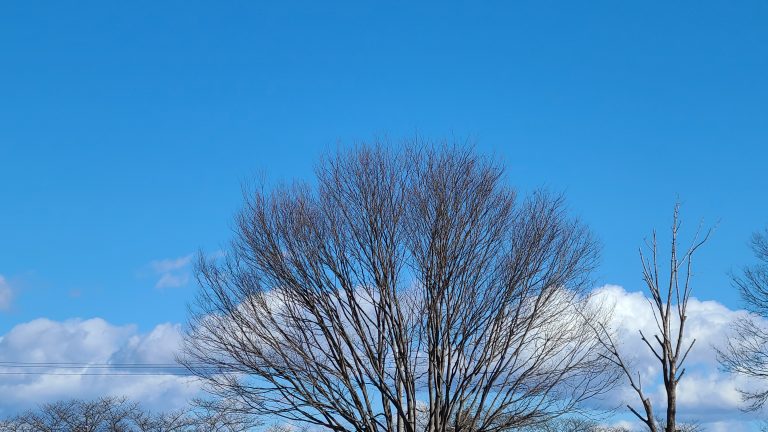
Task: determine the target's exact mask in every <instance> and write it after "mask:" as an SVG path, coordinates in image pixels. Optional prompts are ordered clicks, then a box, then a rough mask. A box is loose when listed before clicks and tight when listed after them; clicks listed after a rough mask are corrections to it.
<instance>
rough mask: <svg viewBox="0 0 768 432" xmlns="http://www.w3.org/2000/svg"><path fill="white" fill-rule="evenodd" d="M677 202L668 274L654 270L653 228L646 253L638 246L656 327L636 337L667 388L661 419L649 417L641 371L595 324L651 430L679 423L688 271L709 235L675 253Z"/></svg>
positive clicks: (669, 429) (672, 428) (687, 345)
mask: <svg viewBox="0 0 768 432" xmlns="http://www.w3.org/2000/svg"><path fill="white" fill-rule="evenodd" d="M679 217H680V205H679V204H676V205H675V209H674V215H673V218H672V239H671V247H670V262H669V275H668V279H667V280H666V281H664V282H662V280H661V275H660V272H659V267H660V263H659V255H658V248H657V242H656V232H655V231H654V233H653V237H652V239H651V241H650V243H649V244H647V246H648V249H649V250H650V253H651V256H650V257H647V255H646V253H644V252H643V249H642V248H641V249H640V261H641V263H642V267H643V280H644V282H645V285H646V287H647V288H648V292H649V294H650V299H649V304H650V307H651V310H652V312H653V317H654V320H655V322H656V329H657V330H658V333H657V334H655V335H653V338H652V339H651V338H648V337H647V335H645V334H644V333H643V332H642V330H641V331H640V339H641V340H642V341H643V342H644V343H645V345H646V346H647V347H648V349H649V350H650V351H651V352H652V353H653V356H654V357H655V358H656V360H658V362H659V363H660V365H661V373H662V376H661V378H662V380H663V383H664V390H665V392H666V396H667V401H666V404H667V406H666V415H665V416H664V419H665V420H663V421H662V422H661V424H660V422H659V421H658V420H657V419H656V418H655V417H654V408H653V404H652V403H651V399H650V398H649V397H648V395H647V394H646V393H645V391H644V389H643V385H642V382H641V378H640V373H639V372H638V371H635V370H633V369H632V367H631V365H630V364H629V363H628V361H627V358H626V356H625V354H624V353H622V352H620V350H619V345H618V344H617V342H616V340H615V336H614V335H612V333H611V331H609V329H607V328H606V327H604V326H603V327H599V328H597V330H598V333H599V334H600V335H601V338H600V340H601V341H602V343H603V345H604V347H605V348H606V349H607V350H608V351H609V352H610V356H609V358H610V359H611V361H613V362H614V364H615V365H616V366H617V367H619V368H620V369H621V370H622V371H623V373H624V375H625V376H626V378H627V380H628V381H629V385H630V386H631V387H632V389H633V390H634V391H635V393H637V396H638V397H639V398H640V402H641V403H642V405H643V409H642V413H641V412H640V411H639V410H637V409H635V408H634V407H632V406H631V405H627V408H629V410H630V411H632V413H633V414H634V415H635V416H637V417H638V418H639V419H640V420H641V421H642V422H643V423H645V425H646V426H647V427H648V429H649V430H650V431H651V432H657V431H659V430H662V431H665V432H678V431H680V430H683V429H681V427H680V425H679V424H678V423H677V420H676V417H677V385H678V383H679V382H680V379H681V378H682V377H683V374H685V368H684V367H683V364H684V363H685V359H686V358H687V357H688V353H690V351H691V348H693V345H694V344H695V343H696V340H695V339H693V340H690V341H687V340H685V339H686V338H685V323H686V319H687V309H688V300H689V299H690V297H691V290H692V285H691V276H692V274H693V273H692V267H691V266H692V262H693V255H694V253H695V252H696V251H697V250H698V249H699V247H701V246H702V245H703V244H704V243H705V242H706V241H707V239H708V238H709V235H710V233H711V230H708V231H707V232H706V234H705V235H704V236H703V238H702V237H700V233H699V231H697V232H696V236H695V237H694V239H693V241H692V242H691V246H690V247H689V248H688V249H687V250H686V251H685V252H684V253H683V254H682V256H681V255H680V254H679V253H678V239H677V236H678V230H679V228H680V218H679Z"/></svg>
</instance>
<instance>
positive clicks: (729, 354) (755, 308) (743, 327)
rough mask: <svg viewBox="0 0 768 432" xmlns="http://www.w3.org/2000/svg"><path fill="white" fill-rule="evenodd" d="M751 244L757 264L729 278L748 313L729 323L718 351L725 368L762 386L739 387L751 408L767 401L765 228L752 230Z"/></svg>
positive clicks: (767, 244) (767, 233)
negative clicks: (725, 343)
mask: <svg viewBox="0 0 768 432" xmlns="http://www.w3.org/2000/svg"><path fill="white" fill-rule="evenodd" d="M751 243H752V244H751V246H752V251H753V252H754V255H755V257H756V258H757V260H758V262H757V264H755V265H752V266H748V267H745V268H744V269H743V271H742V272H741V274H740V275H733V276H732V279H731V280H732V282H733V285H734V286H735V287H736V288H738V290H739V292H740V294H741V297H742V298H743V299H744V301H745V303H746V306H747V310H749V312H751V316H748V317H744V318H741V319H738V320H737V321H736V322H735V323H734V324H733V327H732V331H731V335H730V337H729V339H728V343H727V345H726V346H725V347H724V348H722V349H719V350H718V359H719V360H720V364H721V365H722V366H723V368H724V369H725V370H727V371H729V372H732V373H736V374H739V375H743V376H745V377H748V378H750V380H751V381H753V382H756V383H762V384H763V388H762V389H741V390H740V391H741V393H742V396H743V398H744V401H745V402H746V403H747V406H746V409H747V410H751V411H754V410H757V409H759V408H761V407H762V406H763V405H765V402H766V400H768V389H767V388H766V387H765V384H766V382H768V328H766V326H765V325H764V324H762V323H761V322H762V319H765V318H768V229H767V230H765V231H764V232H762V233H760V232H757V233H755V234H754V235H753V236H752V242H751ZM761 318H762V319H761Z"/></svg>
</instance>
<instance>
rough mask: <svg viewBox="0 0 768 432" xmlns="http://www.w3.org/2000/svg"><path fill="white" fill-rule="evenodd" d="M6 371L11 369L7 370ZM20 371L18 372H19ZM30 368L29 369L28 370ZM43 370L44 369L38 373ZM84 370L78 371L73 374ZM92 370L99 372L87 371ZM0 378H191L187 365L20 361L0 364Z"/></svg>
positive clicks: (213, 369)
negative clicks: (1, 376) (0, 376)
mask: <svg viewBox="0 0 768 432" xmlns="http://www.w3.org/2000/svg"><path fill="white" fill-rule="evenodd" d="M189 366H191V367H193V368H196V369H198V370H202V371H210V372H212V373H213V372H219V373H221V372H226V371H230V369H229V368H226V367H215V366H208V365H203V364H191V365H189ZM7 369H10V371H8V370H7ZM19 369H21V370H19ZM28 369H31V370H28ZM41 369H45V370H41ZM74 369H83V370H81V371H77V372H75V371H72V370H74ZM91 369H97V370H101V371H99V372H89V370H91ZM0 375H18V376H23V375H52V376H180V377H194V376H195V374H194V373H192V372H190V371H189V370H188V368H187V366H184V365H180V364H178V363H84V362H20V361H0Z"/></svg>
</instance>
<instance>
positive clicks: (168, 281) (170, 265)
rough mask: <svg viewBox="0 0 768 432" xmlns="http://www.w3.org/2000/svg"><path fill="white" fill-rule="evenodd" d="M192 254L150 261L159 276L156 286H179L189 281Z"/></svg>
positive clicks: (150, 265)
mask: <svg viewBox="0 0 768 432" xmlns="http://www.w3.org/2000/svg"><path fill="white" fill-rule="evenodd" d="M191 262H192V255H191V254H190V255H186V256H183V257H179V258H169V259H162V260H155V261H152V262H151V263H149V267H150V269H151V270H152V272H153V273H154V274H155V275H157V276H159V279H158V280H157V282H156V283H155V288H178V287H182V286H184V285H186V284H187V283H189V279H190V264H191Z"/></svg>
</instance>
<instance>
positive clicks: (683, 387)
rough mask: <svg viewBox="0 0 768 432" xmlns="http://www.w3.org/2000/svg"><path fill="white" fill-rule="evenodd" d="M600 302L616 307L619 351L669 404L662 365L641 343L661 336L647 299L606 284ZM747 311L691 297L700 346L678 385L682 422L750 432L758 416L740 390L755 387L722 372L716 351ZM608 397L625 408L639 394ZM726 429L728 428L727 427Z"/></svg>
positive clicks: (689, 329)
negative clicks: (743, 406)
mask: <svg viewBox="0 0 768 432" xmlns="http://www.w3.org/2000/svg"><path fill="white" fill-rule="evenodd" d="M594 294H595V299H596V300H598V301H600V302H601V303H603V304H605V305H607V306H609V307H612V310H613V327H614V329H616V331H617V339H618V340H619V341H620V351H621V352H622V354H623V355H624V356H625V358H626V359H628V360H629V362H630V363H631V364H632V366H633V368H634V370H636V371H637V372H639V373H640V376H641V380H642V384H643V388H644V389H645V391H646V393H647V394H648V395H649V396H650V397H651V400H652V401H653V404H654V406H656V407H661V406H663V404H664V403H665V393H664V388H663V385H662V384H661V382H660V380H659V377H660V365H659V363H658V360H657V359H656V358H655V357H653V354H652V353H651V352H650V350H649V349H648V347H647V346H646V345H645V343H644V342H642V341H641V340H640V335H639V333H638V331H639V330H642V331H643V333H644V334H646V335H648V336H649V337H650V335H653V334H657V333H658V330H657V329H656V323H655V321H654V318H653V314H652V312H651V308H650V305H649V303H648V300H647V299H646V297H645V296H644V294H643V293H641V292H627V291H626V290H625V289H624V288H622V287H620V286H617V285H606V286H603V287H601V288H599V289H597V290H596V291H595V293H594ZM746 314H747V312H746V311H743V310H731V309H729V308H727V307H725V306H724V305H722V304H720V303H718V302H715V301H702V300H699V299H697V298H693V297H692V298H691V299H690V301H689V303H688V318H687V322H686V340H685V342H686V343H690V341H692V340H693V339H696V343H695V345H694V347H693V349H692V350H691V353H690V355H689V357H688V359H687V360H686V363H685V367H686V373H685V375H684V376H683V378H682V380H681V381H680V385H679V387H678V413H679V414H678V418H679V419H680V420H682V421H696V422H700V423H701V424H702V425H703V426H705V428H706V430H712V431H717V430H732V431H737V430H751V429H750V427H749V423H750V422H751V421H753V420H754V419H755V416H753V415H748V414H745V413H743V412H741V411H740V409H739V408H740V406H741V400H740V394H739V392H738V390H737V389H739V388H748V387H750V386H753V385H756V383H750V382H747V381H745V380H744V379H743V378H741V377H738V376H733V375H729V374H726V373H723V372H721V371H720V370H719V367H718V366H719V365H718V363H717V356H716V352H715V347H717V346H723V344H724V342H725V340H726V338H727V335H728V332H729V328H730V325H731V323H733V322H734V321H735V320H737V319H739V318H741V317H744V316H746ZM609 399H611V400H615V401H618V402H619V403H620V406H624V405H626V404H628V403H629V404H632V405H633V406H636V408H638V409H639V408H641V407H640V406H638V400H637V394H636V393H634V391H633V390H632V389H631V388H629V386H628V385H623V386H621V387H620V388H618V389H617V390H616V391H615V394H613V395H612V396H611V397H610V398H609ZM724 428H726V429H724Z"/></svg>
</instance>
